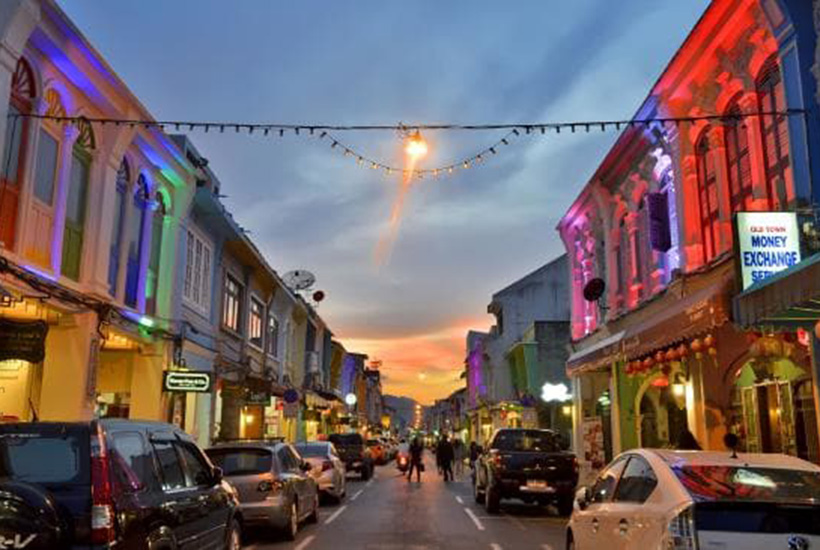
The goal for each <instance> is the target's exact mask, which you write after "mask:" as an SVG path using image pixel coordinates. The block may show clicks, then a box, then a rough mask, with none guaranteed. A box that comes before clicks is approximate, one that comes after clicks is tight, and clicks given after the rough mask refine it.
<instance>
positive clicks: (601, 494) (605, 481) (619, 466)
mask: <svg viewBox="0 0 820 550" xmlns="http://www.w3.org/2000/svg"><path fill="white" fill-rule="evenodd" d="M624 466H626V459H625V458H619V459H617V460H616V461H615V462H613V463H612V464H610V465H609V466H608V467H607V468H606V469H605V470H604V471H603V472H601V475H599V476H598V480H597V481H596V482H595V485H594V486H593V487H592V502H608V501H609V500H611V499H612V492H613V491H614V490H615V486H616V485H618V478H619V477H620V475H621V472H622V471H623V469H624Z"/></svg>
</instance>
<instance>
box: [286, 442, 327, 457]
mask: <svg viewBox="0 0 820 550" xmlns="http://www.w3.org/2000/svg"><path fill="white" fill-rule="evenodd" d="M294 446H295V447H296V450H297V451H299V454H300V455H302V457H303V458H319V457H324V456H327V445H294Z"/></svg>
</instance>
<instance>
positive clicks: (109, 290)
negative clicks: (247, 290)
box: [0, 0, 194, 420]
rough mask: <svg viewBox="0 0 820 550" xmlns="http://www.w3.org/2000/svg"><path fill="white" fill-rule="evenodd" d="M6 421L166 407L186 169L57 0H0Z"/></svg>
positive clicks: (188, 191)
mask: <svg viewBox="0 0 820 550" xmlns="http://www.w3.org/2000/svg"><path fill="white" fill-rule="evenodd" d="M0 54H1V55H0V98H2V99H0V105H2V107H0V140H1V142H0V147H2V150H3V151H4V153H3V165H2V174H0V285H2V296H3V299H2V307H0V322H2V327H3V329H2V331H0V334H2V338H3V339H4V342H3V343H2V345H1V346H0V347H2V350H3V351H2V355H1V356H0V358H2V359H4V360H3V361H2V363H0V365H1V366H0V372H1V373H2V374H0V380H2V401H0V414H2V415H3V416H4V417H5V418H7V419H20V420H32V419H35V418H39V419H43V420H81V419H89V418H91V417H94V416H100V417H110V416H118V417H128V418H147V419H156V420H159V419H162V418H164V417H165V401H164V399H163V395H162V384H163V372H164V371H165V370H166V369H167V368H168V367H169V365H170V364H171V361H172V345H171V343H172V340H173V338H172V335H173V332H174V327H173V323H172V321H171V320H170V318H171V316H172V315H173V312H172V311H171V303H172V300H171V299H170V298H171V296H172V295H173V292H174V288H173V281H174V276H173V275H174V273H175V270H176V264H177V258H178V257H179V254H178V253H177V250H178V236H179V226H180V220H181V218H182V217H183V216H184V212H185V209H186V207H187V204H188V203H189V202H190V198H191V195H192V194H193V191H194V185H193V183H194V182H193V172H194V167H193V166H191V164H190V163H189V162H188V161H187V160H186V159H185V157H184V156H182V155H181V154H180V152H179V150H178V148H177V147H176V145H175V144H174V143H173V142H172V141H171V140H170V139H169V138H168V136H167V135H165V134H164V133H163V132H162V131H161V129H159V128H157V127H156V126H154V125H151V124H144V125H131V124H128V125H126V124H113V123H109V124H102V123H97V122H91V121H92V120H94V119H97V118H109V119H110V118H114V119H142V120H146V121H151V120H152V117H151V114H150V113H149V112H148V111H147V110H146V109H145V107H143V106H142V104H141V103H140V102H139V100H138V99H137V98H136V97H135V96H134V95H133V94H132V93H131V92H130V90H129V89H128V88H127V87H126V85H125V84H124V83H123V82H122V81H121V80H120V78H119V77H118V76H117V75H116V73H115V72H114V71H113V70H112V69H111V67H109V66H108V64H107V63H106V62H105V60H104V59H103V58H102V57H101V56H100V55H99V53H98V52H97V51H96V50H95V49H94V47H93V46H92V45H91V44H90V43H89V42H88V41H87V40H86V38H85V37H84V36H83V35H82V34H81V33H80V32H79V31H78V30H77V28H76V27H75V26H74V25H73V23H72V22H71V21H70V20H69V19H68V18H67V17H66V15H65V14H64V13H63V12H62V10H60V8H59V7H58V6H57V5H56V4H55V3H53V2H50V1H46V0H42V1H23V0H12V1H9V2H4V3H3V5H2V9H0Z"/></svg>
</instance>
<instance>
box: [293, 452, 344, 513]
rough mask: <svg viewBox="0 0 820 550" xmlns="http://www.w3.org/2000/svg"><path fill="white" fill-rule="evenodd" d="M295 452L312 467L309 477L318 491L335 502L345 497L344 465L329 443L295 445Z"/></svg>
mask: <svg viewBox="0 0 820 550" xmlns="http://www.w3.org/2000/svg"><path fill="white" fill-rule="evenodd" d="M296 450H297V451H299V454H301V455H302V457H303V458H304V459H305V460H307V461H308V462H309V463H310V464H311V466H312V467H313V468H312V469H311V470H310V475H312V476H313V479H315V480H316V484H317V485H318V486H319V491H321V492H322V493H324V494H326V495H327V496H329V497H330V498H332V499H333V500H335V501H336V502H339V501H340V500H342V499H343V498H344V497H345V492H346V490H347V488H346V485H345V477H346V474H345V463H344V462H343V461H342V459H341V458H339V454H338V453H337V452H336V448H335V447H334V446H333V443H331V442H329V441H308V442H307V443H297V444H296Z"/></svg>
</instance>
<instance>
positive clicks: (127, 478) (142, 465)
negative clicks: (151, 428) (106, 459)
mask: <svg viewBox="0 0 820 550" xmlns="http://www.w3.org/2000/svg"><path fill="white" fill-rule="evenodd" d="M111 440H112V447H113V451H114V452H113V453H112V456H113V463H114V472H115V475H116V479H117V482H118V483H119V485H120V487H121V488H122V489H123V490H125V491H138V490H140V489H142V488H144V487H148V486H151V485H153V484H154V482H155V481H156V472H155V470H154V459H153V457H152V456H151V451H150V450H149V448H148V445H147V444H146V443H145V439H144V438H143V437H142V435H141V434H140V433H139V432H121V433H115V434H114V435H113V436H112V437H111Z"/></svg>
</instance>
